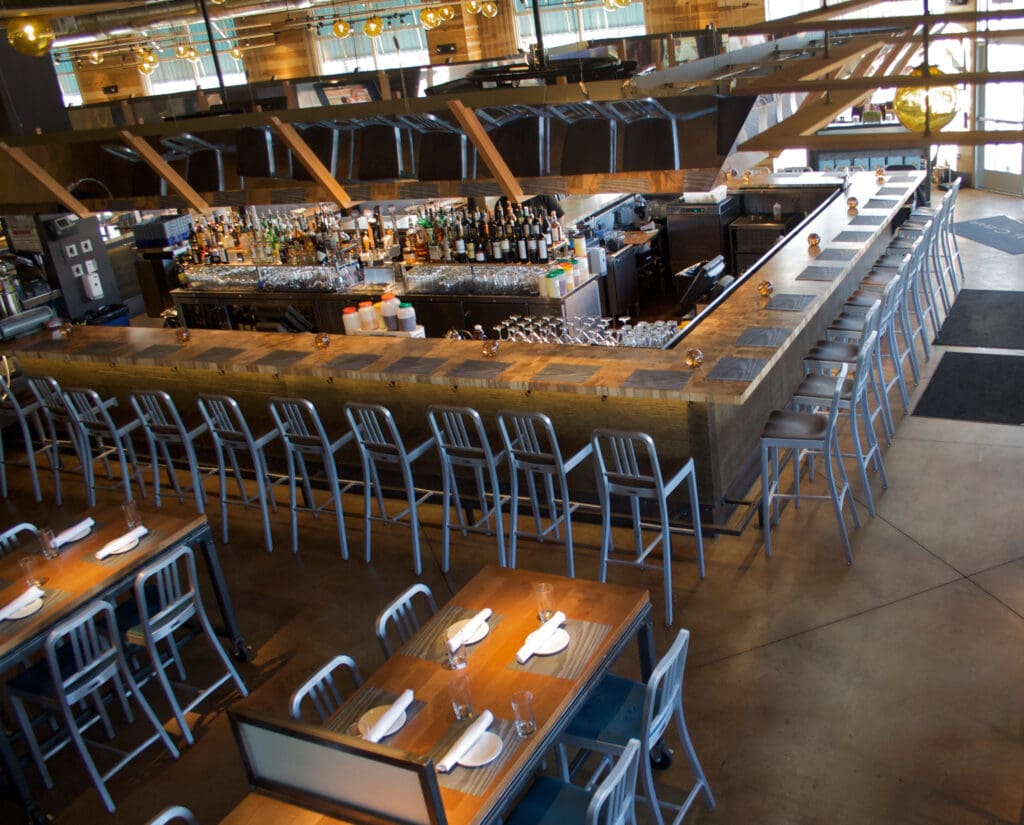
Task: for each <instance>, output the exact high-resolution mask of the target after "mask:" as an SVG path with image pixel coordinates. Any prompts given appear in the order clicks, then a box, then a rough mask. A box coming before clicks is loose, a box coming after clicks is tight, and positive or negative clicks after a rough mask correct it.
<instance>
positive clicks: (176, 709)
mask: <svg viewBox="0 0 1024 825" xmlns="http://www.w3.org/2000/svg"><path fill="white" fill-rule="evenodd" d="M171 641H172V643H173V640H171ZM146 650H148V651H149V661H150V663H151V664H152V666H153V672H154V674H155V675H156V678H157V681H158V682H159V683H160V688H161V689H162V690H163V692H164V697H165V698H166V699H167V704H169V705H170V706H171V713H172V714H174V719H175V721H176V722H177V723H178V729H179V730H180V731H181V735H182V737H184V739H185V741H186V742H187V743H188V744H189V745H191V744H192V743H193V742H195V737H194V736H193V735H192V729H191V728H190V727H189V725H188V722H187V721H185V714H184V713H182V712H181V704H180V703H179V702H178V697H177V696H175V695H174V687H173V685H171V681H170V679H168V678H167V673H166V671H164V665H163V659H162V658H161V657H160V651H159V650H157V649H156V644H155V642H153V641H151V640H150V639H146Z"/></svg>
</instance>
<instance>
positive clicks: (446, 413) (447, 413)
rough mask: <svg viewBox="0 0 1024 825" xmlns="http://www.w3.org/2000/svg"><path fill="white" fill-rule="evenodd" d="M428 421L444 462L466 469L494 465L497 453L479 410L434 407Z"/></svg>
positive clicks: (429, 412)
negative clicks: (492, 446)
mask: <svg viewBox="0 0 1024 825" xmlns="http://www.w3.org/2000/svg"><path fill="white" fill-rule="evenodd" d="M427 421H428V422H429V423H430V429H431V431H432V432H433V434H434V438H435V440H436V442H437V449H438V450H439V451H440V452H441V456H442V458H443V459H444V460H445V461H447V462H448V463H450V464H454V465H457V466H466V467H472V466H480V465H481V464H484V465H487V466H490V467H493V466H494V453H493V452H492V450H491V445H490V442H489V441H488V439H487V432H486V430H484V422H483V419H482V418H480V413H478V412H477V411H476V410H474V409H471V408H470V407H446V406H442V405H438V404H431V405H430V406H429V407H427Z"/></svg>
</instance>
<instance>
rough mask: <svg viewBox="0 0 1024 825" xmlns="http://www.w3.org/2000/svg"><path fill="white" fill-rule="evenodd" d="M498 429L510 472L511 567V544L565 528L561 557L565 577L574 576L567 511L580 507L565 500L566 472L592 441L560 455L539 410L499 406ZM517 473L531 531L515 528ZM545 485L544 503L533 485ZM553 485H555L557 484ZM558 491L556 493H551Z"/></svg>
mask: <svg viewBox="0 0 1024 825" xmlns="http://www.w3.org/2000/svg"><path fill="white" fill-rule="evenodd" d="M498 429H499V430H500V432H501V438H502V441H503V442H504V444H505V452H506V453H507V454H508V461H509V474H510V476H511V499H512V503H511V516H510V521H511V524H510V526H509V551H508V552H509V557H508V562H509V566H510V567H515V566H516V550H517V547H518V543H519V539H520V538H521V537H526V538H531V539H535V540H536V541H538V542H541V543H543V542H544V540H545V539H547V538H548V537H549V536H554V538H555V540H556V541H561V540H562V535H561V531H562V529H563V528H564V530H565V539H564V541H565V563H566V567H567V569H568V572H569V577H570V578H574V577H575V576H576V564H575V561H574V557H573V546H572V514H573V512H575V511H576V510H577V509H578V508H579V504H578V503H574V502H572V501H570V500H569V483H568V478H567V477H568V475H569V473H570V472H572V471H573V470H574V469H576V468H577V467H578V466H579V465H580V464H581V463H582V462H583V461H584V460H585V459H587V458H589V457H590V455H591V454H592V453H593V452H594V447H593V445H592V444H590V443H588V444H586V445H585V446H584V447H581V448H580V449H579V450H577V451H576V452H575V453H573V455H571V456H570V457H569V460H568V461H564V460H563V459H562V451H561V449H560V447H559V445H558V438H557V436H556V435H555V427H554V425H553V424H552V423H551V419H550V418H548V417H547V416H546V415H544V413H541V412H518V411H513V410H500V411H499V412H498ZM520 473H522V475H523V477H524V478H525V480H526V486H527V489H528V491H529V495H530V508H531V515H532V516H533V524H534V532H533V533H527V532H524V531H522V530H520V529H519V475H520ZM538 484H542V485H543V487H544V496H545V498H544V507H543V508H542V507H541V503H540V499H539V498H538V496H537V485H538ZM556 487H557V490H556ZM556 492H557V495H556ZM545 512H546V513H547V517H548V522H549V523H548V525H547V526H546V527H545V526H544V525H543V520H542V516H543V514H544V513H545Z"/></svg>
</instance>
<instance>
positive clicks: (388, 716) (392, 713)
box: [365, 689, 412, 742]
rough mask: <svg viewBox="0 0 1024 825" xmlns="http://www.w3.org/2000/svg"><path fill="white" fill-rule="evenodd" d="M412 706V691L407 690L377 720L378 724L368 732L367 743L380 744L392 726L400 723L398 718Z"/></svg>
mask: <svg viewBox="0 0 1024 825" xmlns="http://www.w3.org/2000/svg"><path fill="white" fill-rule="evenodd" d="M411 704H412V691H411V690H408V689H407V690H405V691H403V692H402V695H401V696H399V697H398V698H397V699H395V701H394V703H393V704H392V705H391V707H389V708H388V709H387V710H386V711H384V713H382V714H381V717H380V719H378V720H377V724H375V725H374V726H373V727H372V728H370V729H369V730H368V731H367V732H366V736H365V739H366V741H367V742H379V741H380V740H381V738H382V737H384V736H385V735H386V734H387V732H388V731H389V730H391V726H392V725H393V724H395V722H396V721H398V717H399V716H401V715H402V714H403V713H404V712H405V709H406V708H407V707H409V705H411Z"/></svg>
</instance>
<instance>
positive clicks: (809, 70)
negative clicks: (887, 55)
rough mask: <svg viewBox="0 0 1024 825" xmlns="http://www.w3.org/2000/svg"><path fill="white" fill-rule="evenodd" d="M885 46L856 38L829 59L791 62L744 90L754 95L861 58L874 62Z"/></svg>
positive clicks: (833, 50) (815, 77) (832, 51)
mask: <svg viewBox="0 0 1024 825" xmlns="http://www.w3.org/2000/svg"><path fill="white" fill-rule="evenodd" d="M885 45H886V42H885V41H884V40H879V39H878V38H876V37H870V38H863V37H858V38H854V39H853V40H851V41H849V42H848V43H843V44H842V45H841V46H838V47H834V48H832V49H831V50H830V51H829V53H828V56H827V57H826V56H825V55H824V54H822V55H821V56H820V57H811V58H807V59H805V60H791V61H789V62H787V63H785V64H784V65H783V67H782V68H781V69H779V70H778V71H776V72H772V73H771V74H769V75H764V76H762V77H758V78H753V79H751V80H748V81H745V82H744V84H743V88H744V90H745V91H746V92H747V93H754V92H755V90H756V89H757V88H758V87H759V86H761V85H768V84H778V83H787V82H791V81H801V80H815V79H817V78H819V77H821V76H822V75H824V74H827V73H828V72H832V71H836V70H837V69H841V68H842V67H843V66H845V65H846V64H847V63H849V62H850V61H851V60H854V59H856V58H859V57H861V56H867V55H870V57H871V59H872V60H873V59H874V58H875V56H876V55H877V54H878V53H879V52H880V51H881V50H882V48H883V47H884V46H885Z"/></svg>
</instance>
